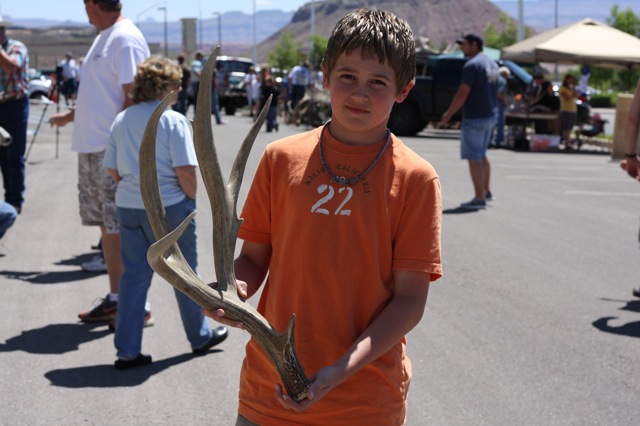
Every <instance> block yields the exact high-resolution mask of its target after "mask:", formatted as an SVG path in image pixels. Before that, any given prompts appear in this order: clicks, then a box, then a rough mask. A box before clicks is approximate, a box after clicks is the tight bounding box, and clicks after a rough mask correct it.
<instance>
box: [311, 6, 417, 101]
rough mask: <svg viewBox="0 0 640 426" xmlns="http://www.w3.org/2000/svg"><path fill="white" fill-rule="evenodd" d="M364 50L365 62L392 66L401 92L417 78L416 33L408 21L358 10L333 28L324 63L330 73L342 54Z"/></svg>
mask: <svg viewBox="0 0 640 426" xmlns="http://www.w3.org/2000/svg"><path fill="white" fill-rule="evenodd" d="M356 49H361V51H362V55H363V57H364V58H365V59H372V58H374V59H378V61H380V63H384V62H385V61H386V62H388V63H389V65H390V66H391V68H393V70H394V71H395V73H396V83H397V85H398V90H399V91H400V90H402V89H404V88H405V87H406V86H407V84H409V83H410V82H411V81H412V80H413V79H414V77H415V75H416V46H415V40H414V37H413V31H411V28H410V27H409V24H408V23H407V21H405V20H404V19H401V18H398V17H397V16H396V15H394V14H393V13H391V12H386V11H384V10H370V9H357V10H354V11H353V12H351V13H349V14H348V15H347V16H345V17H344V18H342V19H341V20H340V21H339V22H338V23H337V24H336V26H335V28H334V29H333V32H332V33H331V37H329V41H328V43H327V51H326V53H325V55H324V59H323V60H322V63H323V66H324V68H325V69H324V71H325V73H326V74H329V73H330V72H331V70H332V69H333V67H334V66H335V65H336V62H337V61H338V58H339V57H340V55H342V54H343V53H344V54H347V55H349V54H351V52H353V51H354V50H356Z"/></svg>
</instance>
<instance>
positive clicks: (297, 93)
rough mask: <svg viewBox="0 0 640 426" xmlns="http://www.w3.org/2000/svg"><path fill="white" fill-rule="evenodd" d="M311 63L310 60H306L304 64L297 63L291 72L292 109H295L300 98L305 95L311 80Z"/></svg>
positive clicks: (290, 97)
mask: <svg viewBox="0 0 640 426" xmlns="http://www.w3.org/2000/svg"><path fill="white" fill-rule="evenodd" d="M309 68H311V64H310V63H309V61H305V62H304V63H303V64H302V65H296V66H295V67H293V68H292V69H291V72H290V73H289V90H290V91H291V95H290V96H289V99H291V109H292V110H294V109H295V108H296V105H298V102H300V99H302V98H303V97H304V93H305V91H306V90H307V86H308V85H309V83H310V81H311V71H310V70H309Z"/></svg>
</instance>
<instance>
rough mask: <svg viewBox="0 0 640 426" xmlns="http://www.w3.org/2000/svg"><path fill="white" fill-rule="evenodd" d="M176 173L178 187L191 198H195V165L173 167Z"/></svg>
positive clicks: (196, 181)
mask: <svg viewBox="0 0 640 426" xmlns="http://www.w3.org/2000/svg"><path fill="white" fill-rule="evenodd" d="M175 171H176V175H178V182H179V183H180V188H181V189H182V192H184V193H185V195H186V196H187V197H188V198H190V199H192V200H195V199H196V192H197V189H198V179H197V177H196V167H195V166H178V167H176V168H175Z"/></svg>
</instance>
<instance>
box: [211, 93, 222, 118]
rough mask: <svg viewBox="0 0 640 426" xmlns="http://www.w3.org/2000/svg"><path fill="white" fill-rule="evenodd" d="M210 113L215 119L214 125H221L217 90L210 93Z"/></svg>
mask: <svg viewBox="0 0 640 426" xmlns="http://www.w3.org/2000/svg"><path fill="white" fill-rule="evenodd" d="M211 113H212V114H213V115H215V117H216V124H220V123H222V118H220V95H219V94H218V89H217V88H216V89H213V90H212V91H211Z"/></svg>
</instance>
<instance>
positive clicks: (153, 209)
mask: <svg viewBox="0 0 640 426" xmlns="http://www.w3.org/2000/svg"><path fill="white" fill-rule="evenodd" d="M172 96H173V92H171V93H169V94H168V95H167V96H165V97H164V99H163V100H162V102H160V105H158V107H157V108H156V109H155V110H154V111H153V113H152V114H151V117H150V118H149V122H148V123H147V127H146V128H145V129H144V134H143V136H142V142H141V143H140V153H139V163H140V192H141V193H142V201H143V202H144V207H145V209H146V210H147V216H148V217H149V222H150V223H151V229H153V234H154V235H155V237H156V240H159V239H161V238H163V237H164V236H165V235H167V234H168V233H169V232H171V227H170V226H169V221H168V220H167V216H166V212H165V210H164V206H163V204H162V198H161V197H160V187H159V185H158V171H157V167H156V135H157V133H158V122H159V121H160V117H161V116H162V113H163V112H164V110H165V109H166V108H167V106H168V105H169V102H171V97H172Z"/></svg>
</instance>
